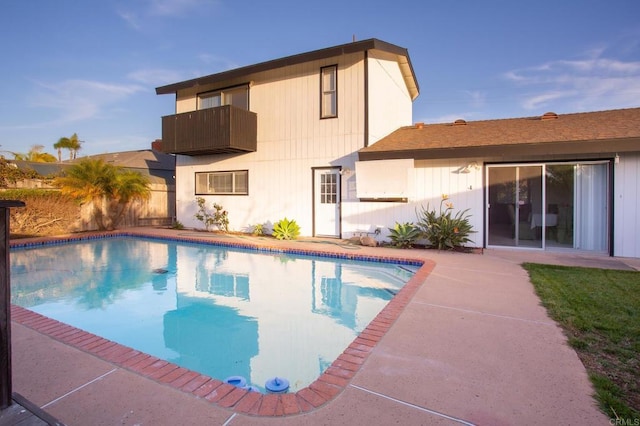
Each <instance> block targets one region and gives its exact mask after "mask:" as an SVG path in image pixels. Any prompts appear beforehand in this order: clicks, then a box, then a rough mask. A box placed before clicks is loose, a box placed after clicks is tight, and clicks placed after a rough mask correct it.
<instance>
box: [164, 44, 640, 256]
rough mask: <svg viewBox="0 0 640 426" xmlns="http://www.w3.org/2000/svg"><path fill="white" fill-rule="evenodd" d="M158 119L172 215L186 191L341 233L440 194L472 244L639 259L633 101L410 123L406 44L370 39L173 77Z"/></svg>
mask: <svg viewBox="0 0 640 426" xmlns="http://www.w3.org/2000/svg"><path fill="white" fill-rule="evenodd" d="M156 92H157V93H158V94H170V93H174V94H175V96H176V111H175V112H176V114H175V115H170V116H166V117H163V118H162V144H163V150H164V151H165V152H168V153H173V154H177V160H176V185H177V190H176V202H177V219H178V220H179V221H180V222H182V223H183V224H184V225H186V226H188V227H201V224H199V223H198V222H197V221H196V219H195V218H194V214H195V213H196V211H197V205H196V197H203V198H205V199H206V200H207V204H208V205H209V206H211V205H212V203H213V202H216V203H218V204H221V205H222V206H223V207H224V208H225V209H226V210H227V211H228V212H229V219H230V227H231V229H234V230H239V231H244V232H251V230H252V229H253V227H254V226H255V225H258V224H262V225H266V228H267V229H268V228H270V226H271V225H272V224H273V223H274V222H276V221H278V220H280V219H282V218H284V217H287V218H288V219H294V220H296V221H297V222H298V223H299V224H300V226H301V233H302V235H305V236H328V237H342V238H348V237H351V236H353V235H359V234H362V233H371V234H373V233H374V232H375V231H376V230H380V235H379V236H377V237H376V238H378V240H383V239H385V237H386V236H387V235H388V228H391V227H393V226H394V224H395V223H396V222H415V221H416V220H417V217H416V211H418V210H420V209H421V208H422V207H423V206H424V207H427V206H428V207H430V208H431V209H434V208H435V209H436V210H437V209H438V208H439V207H440V202H441V198H442V194H447V195H448V197H449V199H448V200H447V202H450V203H453V206H454V213H455V212H459V211H463V210H466V209H468V212H469V213H470V214H471V216H470V222H471V225H472V226H473V228H474V231H475V232H474V234H472V239H473V241H472V243H471V244H470V245H472V246H476V247H517V248H531V249H549V248H552V249H571V250H581V251H586V252H593V253H603V254H609V255H614V256H625V257H640V239H639V238H638V235H640V219H639V217H640V216H638V215H637V211H638V205H637V200H639V199H640V185H638V182H639V181H640V108H631V109H624V110H612V111H600V112H588V113H577V114H554V113H545V114H543V115H540V116H537V117H527V118H514V119H501V120H486V121H476V122H472V121H469V122H467V121H465V120H463V119H460V120H456V121H455V122H454V123H443V124H428V125H425V124H422V123H417V124H412V102H413V100H414V99H415V98H416V97H417V96H418V94H419V87H418V83H417V81H416V76H415V74H414V72H413V69H412V66H411V61H410V58H409V54H408V51H407V50H406V49H404V48H401V47H398V46H395V45H393V44H389V43H386V42H383V41H380V40H377V39H371V40H365V41H360V42H353V43H348V44H344V45H340V46H335V47H331V48H327V49H321V50H317V51H312V52H308V53H303V54H299V55H294V56H289V57H285V58H282V59H276V60H273V61H269V62H264V63H260V64H255V65H250V66H246V67H243V68H238V69H234V70H230V71H225V72H222V73H218V74H212V75H209V76H205V77H201V78H196V79H193V80H188V81H183V82H179V83H175V84H170V85H167V86H163V87H159V88H157V89H156Z"/></svg>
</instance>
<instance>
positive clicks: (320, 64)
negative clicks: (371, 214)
mask: <svg viewBox="0 0 640 426" xmlns="http://www.w3.org/2000/svg"><path fill="white" fill-rule="evenodd" d="M156 92H157V93H158V94H170V93H174V94H175V96H176V111H175V112H176V114H175V115H170V116H165V117H163V118H162V146H163V150H164V152H168V153H173V154H178V155H177V160H176V183H177V191H176V203H177V220H179V221H180V222H181V223H183V224H184V225H185V226H188V227H198V226H200V227H201V226H202V224H200V223H198V222H197V221H196V219H195V218H194V214H195V213H196V210H197V205H196V197H203V198H205V199H206V200H207V205H209V206H210V205H211V203H213V202H217V203H218V204H220V205H222V206H223V207H224V208H225V209H226V210H227V211H228V213H229V221H230V228H231V229H235V230H239V231H245V232H246V231H249V232H251V230H252V229H253V226H255V225H257V224H263V225H266V228H267V229H268V228H270V226H271V225H272V224H273V223H274V222H276V221H278V220H280V219H282V218H284V217H287V218H288V219H294V220H295V221H296V222H297V223H298V224H299V225H300V227H301V233H302V235H307V236H309V235H314V236H331V237H341V236H345V235H347V234H348V233H350V232H355V231H373V230H374V229H375V227H376V226H378V225H379V226H383V225H385V223H384V222H382V221H380V222H376V223H370V222H368V219H367V221H362V220H361V219H360V216H361V214H362V211H361V206H360V205H359V203H358V198H357V197H356V187H355V178H354V170H355V162H356V161H357V159H358V150H359V149H361V148H364V147H367V146H369V145H371V144H373V143H375V142H376V141H377V140H379V139H380V138H382V137H383V136H386V135H388V134H389V133H391V132H393V131H394V130H396V129H397V128H399V127H401V126H407V125H410V124H411V123H412V101H413V100H414V99H415V98H416V97H417V96H418V92H419V89H418V83H417V81H416V77H415V74H414V72H413V69H412V66H411V61H410V59H409V54H408V52H407V50H406V49H404V48H401V47H398V46H395V45H393V44H389V43H386V42H383V41H380V40H376V39H371V40H365V41H359V42H353V43H349V44H344V45H341V46H335V47H331V48H327V49H322V50H316V51H313V52H308V53H303V54H300V55H294V56H289V57H285V58H282V59H276V60H273V61H269V62H264V63H260V64H256V65H250V66H246V67H243V68H238V69H234V70H230V71H225V72H221V73H218V74H213V75H209V76H205V77H201V78H196V79H193V80H188V81H183V82H179V83H175V84H170V85H167V86H163V87H159V88H157V89H156ZM391 163H397V162H391ZM401 164H404V165H406V162H401ZM377 173H378V175H380V176H382V175H384V176H390V173H391V171H389V170H378V171H377ZM401 173H403V174H404V175H406V174H407V171H406V169H402V170H401ZM392 223H393V222H392Z"/></svg>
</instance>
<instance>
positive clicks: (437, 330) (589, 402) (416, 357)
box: [12, 228, 640, 425]
mask: <svg viewBox="0 0 640 426" xmlns="http://www.w3.org/2000/svg"><path fill="white" fill-rule="evenodd" d="M139 231H141V232H145V233H153V235H156V236H163V235H165V236H175V235H178V234H180V233H182V235H186V234H192V235H194V234H195V233H194V232H190V231H175V230H167V229H151V228H144V229H140V230H139ZM197 238H207V239H215V238H219V239H220V241H223V242H229V241H239V242H243V243H252V244H258V245H267V246H269V247H283V248H286V247H292V248H295V249H297V250H300V249H302V250H312V251H323V252H345V251H347V250H345V248H344V247H341V246H340V244H337V243H338V241H333V240H332V241H323V240H315V239H305V240H302V241H294V242H279V241H274V240H272V239H264V238H263V239H256V238H251V237H245V236H230V235H224V236H215V235H212V234H205V233H199V234H198V235H197ZM348 252H349V253H350V254H353V252H354V250H353V249H350V250H348ZM357 252H358V253H357V254H358V255H372V256H382V257H389V256H391V257H404V258H409V257H411V258H422V259H425V260H427V261H433V262H435V267H434V268H433V270H432V271H431V272H430V273H428V275H427V274H424V276H426V279H424V280H423V282H421V283H420V285H419V286H418V287H417V290H416V292H415V294H414V295H413V296H412V297H411V298H410V299H409V300H408V301H407V303H406V306H404V308H403V309H402V312H401V313H400V314H399V316H398V317H397V319H395V321H394V322H393V323H392V324H391V326H390V328H389V330H388V331H387V332H386V333H385V334H384V335H383V336H382V337H381V338H380V339H379V341H378V342H377V344H376V345H374V346H373V347H372V348H371V350H370V352H369V353H368V356H367V357H365V358H364V361H363V363H362V365H361V366H360V367H359V370H358V371H357V372H356V373H355V374H354V375H353V377H351V378H348V379H347V380H345V384H344V386H340V387H339V391H338V392H337V393H336V394H335V395H333V396H332V397H330V398H326V399H327V402H324V403H321V404H319V405H318V406H317V407H306V409H305V410H303V412H301V413H300V414H296V415H290V416H268V417H265V416H257V415H251V414H246V413H242V412H239V411H238V410H234V409H232V408H225V407H223V406H221V405H220V404H214V403H211V402H209V401H208V400H207V399H206V398H203V397H198V396H197V395H195V394H194V393H192V392H186V391H184V390H180V389H178V388H176V387H175V386H170V385H168V384H162V383H160V382H159V381H158V380H153V379H151V378H149V377H148V376H145V375H142V374H139V373H137V372H135V371H132V370H130V369H127V368H123V367H122V366H121V365H120V364H117V363H114V362H110V361H107V360H105V359H104V358H103V357H98V356H95V355H93V354H91V353H89V352H87V351H84V350H80V349H78V348H77V347H74V346H71V345H69V344H66V343H63V342H62V341H60V340H59V339H56V338H54V337H51V336H50V335H48V334H46V333H41V332H39V331H36V330H35V329H33V328H30V327H29V326H27V325H23V324H20V323H19V322H18V321H14V322H13V324H12V349H13V387H14V391H16V392H18V393H20V394H21V395H23V396H24V397H26V398H27V399H28V400H30V401H31V402H32V403H35V404H36V405H37V406H39V407H42V408H43V409H44V410H46V411H47V412H48V413H50V414H51V415H53V416H54V417H56V418H57V419H58V420H60V421H62V422H63V423H65V424H67V425H113V424H119V425H144V424H153V425H165V424H166V425H174V424H184V425H199V424H203V425H204V424H219V425H262V424H276V423H277V424H287V425H310V424H311V425H315V424H326V425H334V424H352V425H388V424H402V425H440V424H442V425H444V424H478V425H511V424H527V425H536V424H552V423H553V424H580V425H608V424H610V423H609V419H608V418H607V417H606V416H605V415H604V414H602V413H601V412H600V411H599V410H598V408H597V406H596V404H595V402H594V399H593V398H592V396H591V394H592V392H593V390H592V387H591V385H590V383H589V380H588V378H587V374H586V372H585V369H584V367H583V365H582V363H581V362H580V360H579V359H578V357H577V355H576V353H575V351H573V350H572V349H571V348H570V347H569V346H567V344H566V338H565V337H564V335H563V333H562V331H561V329H560V328H559V327H558V326H557V325H556V324H555V323H554V322H553V321H552V320H550V319H549V317H548V316H547V314H546V312H545V309H544V308H543V307H541V306H540V302H539V299H538V297H537V296H536V295H535V293H534V291H533V287H532V285H531V284H530V282H529V279H528V276H527V273H526V272H525V271H524V270H523V269H522V268H521V267H520V264H521V263H522V262H523V261H531V262H538V263H553V264H565V265H578V266H593V267H606V268H616V269H638V268H640V260H638V259H619V258H610V257H603V256H585V255H577V254H572V253H551V252H532V251H515V250H485V251H484V254H463V253H448V252H437V251H434V250H408V251H404V250H397V249H391V248H380V247H378V248H370V247H358V248H357ZM321 393H322V392H321ZM329 393H331V392H329ZM263 403H266V400H264V402H263ZM258 408H259V407H258Z"/></svg>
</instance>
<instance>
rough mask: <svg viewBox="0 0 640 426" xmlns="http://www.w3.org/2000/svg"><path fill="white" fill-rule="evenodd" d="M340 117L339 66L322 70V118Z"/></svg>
mask: <svg viewBox="0 0 640 426" xmlns="http://www.w3.org/2000/svg"><path fill="white" fill-rule="evenodd" d="M337 116H338V66H337V65H331V66H328V67H322V68H320V118H334V117H337Z"/></svg>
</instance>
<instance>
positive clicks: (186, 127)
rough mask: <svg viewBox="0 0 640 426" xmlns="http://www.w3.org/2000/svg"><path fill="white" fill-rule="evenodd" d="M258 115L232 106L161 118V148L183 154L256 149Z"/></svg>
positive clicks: (236, 151)
mask: <svg viewBox="0 0 640 426" xmlns="http://www.w3.org/2000/svg"><path fill="white" fill-rule="evenodd" d="M257 117H258V116H257V114H256V113H254V112H251V111H247V110H244V109H241V108H237V107H234V106H231V105H225V106H221V107H216V108H207V109H203V110H198V111H191V112H184V113H181V114H174V115H168V116H165V117H162V150H163V151H164V152H166V153H168V154H184V155H207V154H227V153H242V152H255V151H256V149H257V133H258V132H257V128H258V126H257V122H258V119H257Z"/></svg>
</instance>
